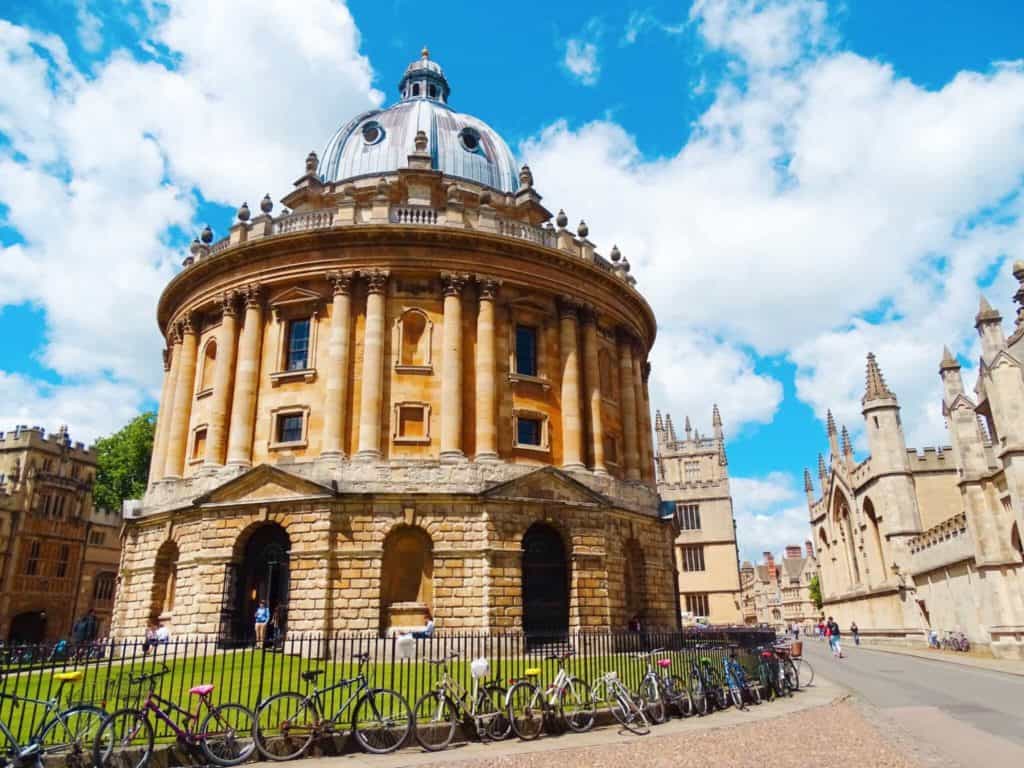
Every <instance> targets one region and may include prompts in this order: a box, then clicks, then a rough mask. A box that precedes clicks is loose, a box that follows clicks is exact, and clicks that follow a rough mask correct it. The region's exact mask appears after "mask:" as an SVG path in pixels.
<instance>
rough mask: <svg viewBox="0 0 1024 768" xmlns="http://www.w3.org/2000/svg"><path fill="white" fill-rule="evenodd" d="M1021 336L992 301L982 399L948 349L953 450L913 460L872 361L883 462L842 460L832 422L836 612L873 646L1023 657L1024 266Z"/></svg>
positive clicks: (829, 512)
mask: <svg viewBox="0 0 1024 768" xmlns="http://www.w3.org/2000/svg"><path fill="white" fill-rule="evenodd" d="M1014 276H1015V277H1016V278H1017V279H1018V280H1019V281H1021V284H1022V288H1021V289H1020V290H1018V291H1017V294H1016V296H1015V298H1016V300H1017V301H1018V303H1020V304H1021V307H1022V309H1021V310H1020V311H1019V312H1018V316H1017V326H1016V329H1015V330H1014V332H1013V334H1012V335H1011V336H1010V337H1009V338H1007V337H1006V336H1005V335H1004V331H1003V326H1002V318H1001V317H1000V315H999V313H998V312H997V311H995V310H994V309H992V307H991V306H990V305H989V304H988V302H987V301H985V299H984V298H983V299H982V302H981V308H980V310H979V312H978V315H977V318H976V323H975V328H976V329H977V331H978V334H979V336H980V338H981V359H980V360H979V364H978V380H977V384H976V385H975V388H974V394H973V396H972V395H969V394H968V393H967V392H966V390H965V389H964V384H963V380H962V377H961V375H960V364H959V363H958V362H957V361H956V359H955V358H954V357H953V356H952V355H951V354H950V352H949V350H948V349H947V350H946V351H945V354H944V355H943V358H942V361H941V363H940V364H939V375H940V376H941V378H942V383H943V388H944V396H943V401H942V409H943V414H944V415H945V417H946V423H947V425H948V428H949V434H950V438H951V442H952V447H947V448H938V449H926V450H925V451H923V452H921V453H919V452H917V451H915V450H913V449H911V450H908V449H907V447H906V443H905V440H904V437H903V430H902V426H901V424H900V417H899V404H898V402H897V399H896V395H895V394H893V392H891V391H890V390H889V388H888V387H887V386H886V384H885V380H884V379H883V377H882V374H881V371H880V370H879V368H878V365H877V363H876V362H875V359H874V357H873V356H872V355H869V356H868V366H867V388H866V391H865V394H864V398H863V405H864V411H863V412H864V419H865V424H866V429H867V437H868V444H869V446H870V451H871V455H870V456H869V457H868V458H867V459H865V460H864V461H861V462H856V461H854V458H853V452H852V450H851V448H850V443H849V438H848V436H847V435H846V434H845V429H844V431H843V436H842V452H841V453H840V448H839V442H840V440H839V439H838V438H837V434H836V429H835V424H834V422H833V421H832V419H831V416H830V418H829V424H828V432H829V442H830V445H831V449H832V457H833V458H832V461H831V467H826V465H825V462H824V459H823V457H821V456H819V462H818V472H819V476H820V479H821V489H822V493H821V496H820V497H819V498H815V494H814V491H813V486H812V484H811V478H810V473H809V472H805V485H806V488H807V497H808V504H809V508H810V518H811V525H812V527H813V529H814V537H815V543H816V545H817V548H818V556H819V561H820V564H821V583H822V593H823V598H824V602H825V607H824V611H825V612H826V613H828V614H832V615H834V616H836V618H837V619H838V620H839V622H840V624H842V625H843V626H847V625H849V623H850V622H851V621H856V622H857V624H858V625H859V627H860V628H861V631H862V632H864V633H865V635H866V636H868V637H871V636H877V637H880V638H906V637H912V636H920V635H922V634H923V633H925V632H926V631H928V630H930V629H934V630H937V631H939V632H942V631H947V630H958V631H962V632H965V633H966V634H967V635H968V637H969V638H970V639H971V641H972V642H973V643H974V644H980V645H988V646H990V647H991V650H992V652H993V653H994V654H995V655H998V656H1004V657H1014V658H1021V657H1024V549H1022V545H1021V530H1022V528H1024V516H1022V515H1024V372H1022V364H1024V363H1022V361H1024V344H1022V339H1024V263H1020V262H1018V263H1017V264H1015V265H1014Z"/></svg>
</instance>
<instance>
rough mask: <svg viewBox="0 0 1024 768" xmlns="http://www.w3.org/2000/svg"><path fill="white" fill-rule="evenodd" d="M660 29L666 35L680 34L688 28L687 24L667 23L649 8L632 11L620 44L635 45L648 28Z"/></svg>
mask: <svg viewBox="0 0 1024 768" xmlns="http://www.w3.org/2000/svg"><path fill="white" fill-rule="evenodd" d="M652 29H656V30H660V31H661V32H664V33H665V34H666V35H678V34H681V33H682V32H683V30H684V29H686V25H685V24H666V23H664V22H662V21H660V20H659V19H658V17H657V16H655V15H654V14H653V13H651V12H650V11H648V10H643V11H631V12H630V14H629V18H628V19H626V27H625V29H624V30H623V32H622V38H621V39H620V40H619V45H633V43H635V42H636V41H637V39H638V38H639V37H640V35H642V34H643V33H645V32H647V31H648V30H652Z"/></svg>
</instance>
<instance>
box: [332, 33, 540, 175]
mask: <svg viewBox="0 0 1024 768" xmlns="http://www.w3.org/2000/svg"><path fill="white" fill-rule="evenodd" d="M450 92H451V89H450V88H449V86H448V80H447V78H446V77H445V76H444V71H443V70H442V69H441V65H440V64H438V63H437V62H436V61H434V60H433V59H431V58H430V51H428V50H427V49H426V48H424V49H423V52H422V54H421V56H420V58H419V59H417V60H416V61H414V62H412V63H411V64H410V65H409V66H408V67H406V69H405V74H404V75H403V76H402V79H401V81H400V82H399V83H398V93H399V96H400V100H399V101H398V102H396V103H395V104H392V105H391V106H389V107H387V108H384V109H374V110H370V111H368V112H364V113H363V114H361V115H358V116H357V117H355V118H353V119H352V120H349V121H348V122H346V123H345V124H344V125H342V126H341V128H339V129H338V130H337V131H336V132H335V134H334V136H332V137H331V139H330V141H328V142H327V147H326V148H325V149H324V152H323V155H322V156H321V157H322V158H323V160H322V161H321V162H320V164H319V169H318V172H319V175H320V178H321V180H322V181H323V182H324V183H332V182H338V181H348V180H350V179H357V178H363V177H378V176H380V175H381V174H388V173H395V172H396V171H398V170H399V169H400V168H404V167H406V166H407V163H408V157H409V155H410V154H411V153H412V152H414V151H416V146H415V140H416V135H417V133H420V132H422V133H423V134H424V135H425V136H426V137H427V145H428V147H429V150H428V151H429V153H430V167H431V168H433V169H434V170H437V171H441V172H442V173H444V174H445V175H446V176H452V177H455V178H462V179H466V180H467V181H472V182H476V183H477V184H482V185H483V186H485V187H490V188H491V189H494V190H497V191H499V192H502V193H505V194H515V193H516V192H517V191H518V190H519V188H520V186H521V185H520V174H519V166H518V165H517V163H516V161H515V158H514V157H513V156H512V152H511V151H510V150H509V148H508V145H507V144H506V143H505V141H504V140H503V139H502V138H501V136H499V135H498V133H497V132H496V131H495V130H494V129H493V128H491V127H490V126H489V125H487V124H486V123H485V122H483V121H482V120H480V119H478V118H476V117H473V116H472V115H467V114H463V113H460V112H456V111H454V110H453V109H452V108H451V107H450V106H449V105H448V96H449V93H450Z"/></svg>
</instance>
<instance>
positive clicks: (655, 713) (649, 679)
mask: <svg viewBox="0 0 1024 768" xmlns="http://www.w3.org/2000/svg"><path fill="white" fill-rule="evenodd" d="M637 694H638V695H639V696H640V700H641V701H642V702H643V708H644V712H645V713H646V714H647V719H648V720H650V721H651V724H652V725H659V724H661V723H664V722H665V700H664V698H662V695H661V686H660V685H658V678H657V677H655V676H654V675H653V674H648V675H645V676H644V679H643V680H641V681H640V689H639V690H638V691H637Z"/></svg>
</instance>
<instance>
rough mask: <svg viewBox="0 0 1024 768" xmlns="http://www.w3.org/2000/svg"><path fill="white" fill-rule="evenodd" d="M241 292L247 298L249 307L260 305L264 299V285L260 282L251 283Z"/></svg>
mask: <svg viewBox="0 0 1024 768" xmlns="http://www.w3.org/2000/svg"><path fill="white" fill-rule="evenodd" d="M240 293H241V294H242V296H243V298H244V300H245V306H246V307H247V308H248V307H258V306H260V303H261V301H262V300H263V287H262V286H261V285H260V284H259V283H249V284H248V285H246V286H245V287H244V288H242V289H241V291H240Z"/></svg>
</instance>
